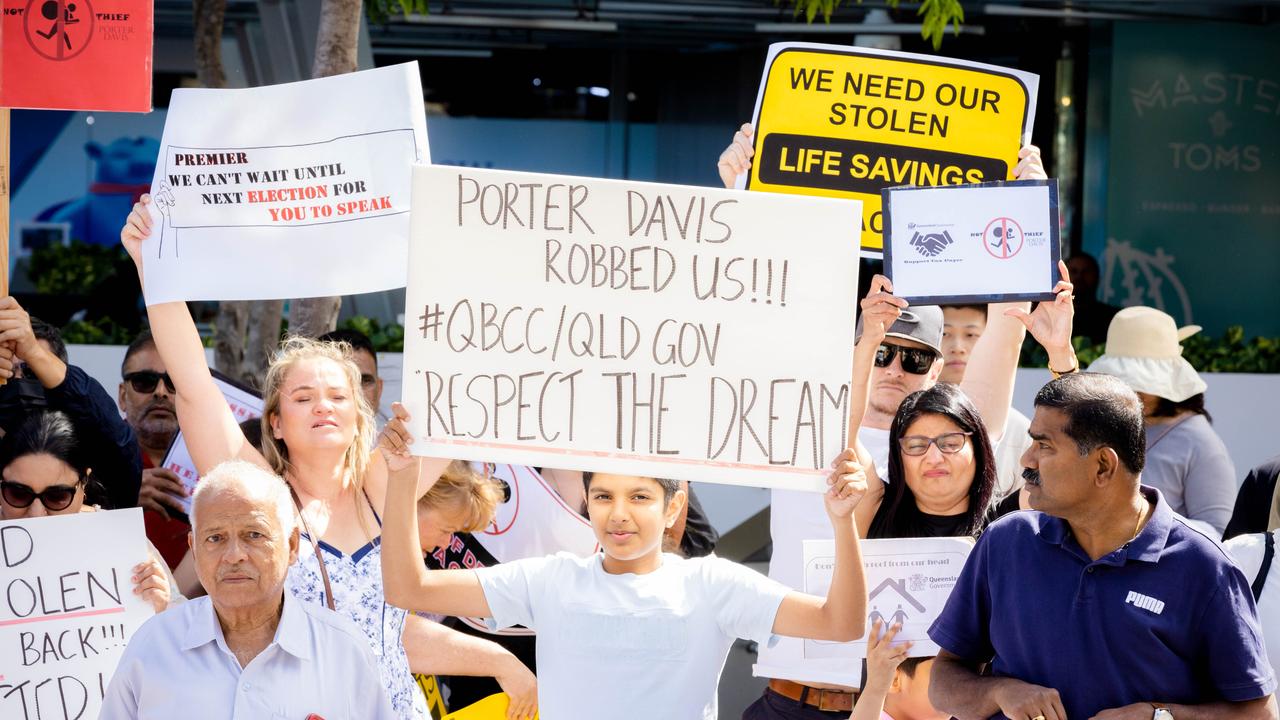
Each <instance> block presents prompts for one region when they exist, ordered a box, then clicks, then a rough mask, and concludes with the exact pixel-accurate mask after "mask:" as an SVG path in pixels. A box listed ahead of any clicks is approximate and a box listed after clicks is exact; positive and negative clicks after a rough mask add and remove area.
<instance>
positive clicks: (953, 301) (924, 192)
mask: <svg viewBox="0 0 1280 720" xmlns="http://www.w3.org/2000/svg"><path fill="white" fill-rule="evenodd" d="M881 196H882V200H883V204H884V272H885V275H887V276H888V277H889V279H890V280H892V281H893V290H894V294H896V295H898V296H899V297H902V298H905V299H906V300H907V301H908V302H911V303H914V304H917V305H969V304H981V303H990V302H1014V301H1020V300H1036V301H1038V300H1052V299H1053V286H1054V285H1056V284H1057V283H1058V280H1059V279H1061V278H1060V273H1059V272H1058V260H1059V259H1060V258H1061V253H1062V250H1061V245H1060V244H1059V228H1058V181H1057V180H1053V179H1050V180H1011V181H1005V182H988V183H977V184H973V185H952V186H949V187H895V188H886V189H884V190H882V191H881Z"/></svg>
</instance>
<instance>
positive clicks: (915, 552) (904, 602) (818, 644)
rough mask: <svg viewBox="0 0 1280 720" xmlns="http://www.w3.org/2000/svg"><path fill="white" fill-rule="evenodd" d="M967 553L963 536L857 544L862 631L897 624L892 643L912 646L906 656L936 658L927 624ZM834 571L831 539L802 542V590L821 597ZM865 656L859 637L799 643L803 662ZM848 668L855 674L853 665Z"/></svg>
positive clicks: (939, 610) (939, 609) (939, 608)
mask: <svg viewBox="0 0 1280 720" xmlns="http://www.w3.org/2000/svg"><path fill="white" fill-rule="evenodd" d="M972 549H973V541H972V540H970V539H968V538H895V539H882V540H863V541H862V566H863V568H864V570H865V572H866V575H867V628H868V632H870V628H871V624H872V623H873V622H875V621H876V620H879V621H880V622H881V625H883V627H884V628H888V627H889V626H890V625H893V624H895V623H901V624H902V629H901V630H899V631H898V634H897V636H896V637H895V638H894V642H911V643H913V645H912V647H911V657H929V656H932V655H937V654H938V645H937V643H935V642H933V641H932V640H930V639H929V626H930V625H932V624H933V621H934V620H936V619H937V618H938V615H939V614H941V613H942V608H943V606H945V605H946V604H947V598H948V597H950V596H951V589H952V588H953V587H955V584H956V580H958V579H959V578H960V571H961V570H962V569H964V562H965V560H966V559H967V558H968V557H969V551H970V550H972ZM834 567H835V543H834V541H832V540H806V541H805V542H804V590H805V592H807V593H813V594H816V595H819V596H822V595H826V593H827V588H828V587H830V585H831V572H832V570H833V569H834ZM882 631H883V630H882ZM866 655H867V639H866V638H865V637H864V638H863V639H861V640H855V641H854V642H848V643H833V642H822V641H819V640H806V641H805V644H804V656H805V657H806V658H851V659H854V660H861V659H863V658H865V657H866ZM851 669H852V670H853V671H854V672H855V673H856V672H857V667H856V666H855V667H853V668H851ZM856 684H857V683H855V685H856Z"/></svg>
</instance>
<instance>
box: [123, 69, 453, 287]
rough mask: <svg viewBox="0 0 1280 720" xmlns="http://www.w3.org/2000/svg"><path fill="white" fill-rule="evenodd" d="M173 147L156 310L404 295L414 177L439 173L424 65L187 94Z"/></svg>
mask: <svg viewBox="0 0 1280 720" xmlns="http://www.w3.org/2000/svg"><path fill="white" fill-rule="evenodd" d="M160 146H161V149H160V157H159V158H158V159H157V162H156V172H155V177H154V179H153V181H152V185H151V194H152V203H151V205H150V206H149V207H150V210H151V217H152V221H153V225H152V233H151V236H150V237H149V238H148V239H147V241H146V243H144V245H143V256H144V262H145V267H146V273H145V283H146V286H145V288H144V289H145V291H146V297H147V302H148V303H150V304H155V303H161V302H171V301H176V300H253V299H266V298H289V297H314V296H320V295H345V294H351V293H363V292H374V291H378V290H387V289H389V288H396V287H402V286H403V285H404V283H405V273H404V266H403V264H402V263H400V262H395V261H394V259H395V258H403V257H406V256H407V255H408V239H409V183H410V167H411V165H412V163H413V162H414V161H415V160H418V161H423V162H426V161H428V160H429V156H428V150H427V129H426V119H425V115H424V113H423V110H422V88H421V84H420V81H419V77H418V67H417V63H407V64H402V65H394V66H390V67H384V68H378V69H376V70H366V71H364V72H358V73H349V74H346V75H337V76H334V77H328V78H323V79H319V80H307V81H304V82H297V83H289V84H285V85H273V86H269V87H259V88H248V89H241V90H208V89H179V90H175V91H174V92H173V99H172V101H171V102H170V105H169V113H168V116H167V117H166V120H165V127H164V137H163V139H162V140H161V143H160Z"/></svg>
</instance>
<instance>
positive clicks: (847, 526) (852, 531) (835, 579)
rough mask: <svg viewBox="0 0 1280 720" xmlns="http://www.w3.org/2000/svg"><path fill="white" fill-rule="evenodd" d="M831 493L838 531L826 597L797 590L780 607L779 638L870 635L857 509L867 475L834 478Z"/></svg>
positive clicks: (776, 623) (841, 638)
mask: <svg viewBox="0 0 1280 720" xmlns="http://www.w3.org/2000/svg"><path fill="white" fill-rule="evenodd" d="M828 482H829V483H831V489H829V490H828V491H827V493H826V495H824V496H823V501H824V503H825V504H826V507H827V516H828V517H829V518H830V519H831V526H832V528H834V530H835V544H836V567H835V570H834V571H833V572H832V575H831V587H830V588H829V589H828V590H827V596H826V597H825V598H820V597H817V596H815V595H807V594H805V593H799V592H793V593H789V594H788V595H787V596H786V597H785V598H783V600H782V604H781V605H780V606H778V616H777V618H776V619H775V620H774V623H773V631H774V632H775V633H776V634H778V635H788V636H791V637H801V638H808V639H811V640H831V641H836V642H848V641H850V640H857V639H858V638H860V637H862V634H863V633H864V632H865V631H866V624H867V623H866V618H867V579H866V575H865V573H864V572H863V568H862V550H861V548H860V546H859V545H858V529H857V524H858V523H857V520H855V519H854V514H853V510H854V507H855V506H856V505H857V504H858V502H859V501H860V500H861V499H862V496H863V495H864V494H866V492H867V476H866V473H865V472H863V471H862V470H861V468H858V469H857V470H856V472H852V473H847V474H844V475H833V476H832V477H831V478H830V479H829V480H828Z"/></svg>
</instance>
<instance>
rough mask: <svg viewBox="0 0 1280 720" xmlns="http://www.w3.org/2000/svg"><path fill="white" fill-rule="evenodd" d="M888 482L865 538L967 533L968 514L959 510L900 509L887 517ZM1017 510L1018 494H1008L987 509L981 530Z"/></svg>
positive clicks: (952, 535) (951, 535) (957, 535)
mask: <svg viewBox="0 0 1280 720" xmlns="http://www.w3.org/2000/svg"><path fill="white" fill-rule="evenodd" d="M888 486H889V483H885V499H884V500H883V501H881V504H880V509H879V510H877V511H876V516H875V518H874V519H873V520H872V521H871V527H870V528H869V529H868V530H867V539H869V540H875V539H879V538H912V537H963V536H966V535H969V533H968V532H966V527H965V525H966V523H967V518H968V514H967V513H961V514H959V515H930V514H929V513H925V512H915V513H910V512H904V511H903V510H902V508H899V509H898V512H897V513H895V514H896V515H897V517H890V514H889V505H890V501H889V499H888V496H889V487H888ZM1016 510H1018V493H1012V494H1011V495H1009V497H1007V498H1005V499H1004V500H1002V501H1000V504H998V505H996V506H995V508H993V509H992V510H991V512H989V513H987V516H986V517H985V518H983V520H982V527H981V529H982V530H985V529H986V527H987V525H990V524H991V523H992V522H995V520H996V518H999V517H1003V516H1004V515H1007V514H1009V513H1011V512H1014V511H1016Z"/></svg>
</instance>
